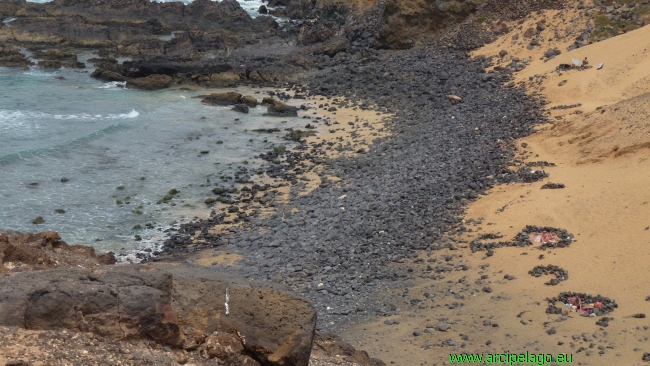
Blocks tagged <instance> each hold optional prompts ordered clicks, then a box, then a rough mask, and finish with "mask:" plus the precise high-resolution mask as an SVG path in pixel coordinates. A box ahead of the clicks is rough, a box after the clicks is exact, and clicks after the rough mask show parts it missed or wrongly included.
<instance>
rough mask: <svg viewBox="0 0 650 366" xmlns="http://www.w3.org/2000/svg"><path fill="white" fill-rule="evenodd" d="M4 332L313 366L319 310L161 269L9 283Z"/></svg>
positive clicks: (34, 275) (288, 294)
mask: <svg viewBox="0 0 650 366" xmlns="http://www.w3.org/2000/svg"><path fill="white" fill-rule="evenodd" d="M0 288H2V289H3V291H2V292H0V304H2V306H0V325H2V326H18V327H22V328H26V329H31V330H45V329H56V328H64V329H75V330H80V331H83V332H93V333H96V334H99V335H101V336H102V337H105V338H107V339H113V340H121V339H137V338H149V339H153V340H155V341H157V342H160V343H163V344H168V345H171V346H172V347H178V348H181V347H182V348H184V349H186V350H197V349H198V350H199V352H201V353H202V354H203V355H204V356H205V357H207V358H215V359H219V362H221V364H224V365H233V366H234V365H250V366H259V365H260V364H262V365H273V366H275V365H277V366H280V365H282V366H307V365H308V363H309V357H310V354H311V348H312V341H313V337H314V332H315V327H316V310H315V309H314V307H313V306H312V305H311V304H310V303H309V302H308V301H307V300H306V299H304V298H302V297H300V296H299V295H297V294H295V293H293V292H292V291H291V290H290V289H288V287H286V286H283V285H276V284H271V283H267V282H254V281H250V280H248V279H244V278H240V277H236V276H232V275H228V274H224V273H218V272H215V271H213V270H211V269H208V268H205V267H198V266H191V265H178V264H165V263H155V264H146V265H114V266H100V267H97V268H95V269H94V270H93V269H87V268H79V267H70V268H64V269H53V270H40V271H29V272H18V273H4V274H0Z"/></svg>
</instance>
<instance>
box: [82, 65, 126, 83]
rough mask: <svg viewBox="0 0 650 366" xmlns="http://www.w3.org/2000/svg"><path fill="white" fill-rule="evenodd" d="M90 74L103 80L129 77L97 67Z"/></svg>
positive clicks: (124, 79) (118, 79)
mask: <svg viewBox="0 0 650 366" xmlns="http://www.w3.org/2000/svg"><path fill="white" fill-rule="evenodd" d="M90 76H92V77H94V78H96V79H99V80H103V81H127V80H128V79H129V78H127V77H125V76H123V75H121V74H119V73H117V72H115V71H110V70H105V69H102V68H97V69H95V71H93V73H92V74H90Z"/></svg>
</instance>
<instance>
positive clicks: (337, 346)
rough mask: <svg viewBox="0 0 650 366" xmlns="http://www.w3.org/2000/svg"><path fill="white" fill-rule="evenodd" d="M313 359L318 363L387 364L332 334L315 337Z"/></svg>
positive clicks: (379, 365)
mask: <svg viewBox="0 0 650 366" xmlns="http://www.w3.org/2000/svg"><path fill="white" fill-rule="evenodd" d="M311 358H312V361H318V362H317V364H321V362H322V363H323V364H330V363H331V364H339V363H349V364H354V365H359V366H385V365H386V364H385V363H384V362H383V361H381V360H379V359H376V358H370V357H369V356H368V353H367V352H365V351H359V350H356V349H354V347H352V345H350V344H349V343H347V342H344V341H343V340H341V338H339V337H337V336H335V335H332V334H318V335H316V337H315V338H314V350H313V352H312V355H311Z"/></svg>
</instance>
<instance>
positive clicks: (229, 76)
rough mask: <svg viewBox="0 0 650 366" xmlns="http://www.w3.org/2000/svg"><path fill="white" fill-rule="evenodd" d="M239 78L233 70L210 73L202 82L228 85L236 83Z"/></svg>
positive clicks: (218, 85)
mask: <svg viewBox="0 0 650 366" xmlns="http://www.w3.org/2000/svg"><path fill="white" fill-rule="evenodd" d="M240 80H241V78H240V77H239V74H237V73H236V72H235V70H229V71H224V72H220V73H216V74H211V75H210V78H209V80H205V81H203V84H206V86H211V87H230V86H235V85H237V82H239V81H240Z"/></svg>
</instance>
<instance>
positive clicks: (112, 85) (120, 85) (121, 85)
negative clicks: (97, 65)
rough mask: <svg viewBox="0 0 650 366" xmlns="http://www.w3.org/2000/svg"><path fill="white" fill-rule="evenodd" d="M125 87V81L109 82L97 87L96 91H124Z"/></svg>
mask: <svg viewBox="0 0 650 366" xmlns="http://www.w3.org/2000/svg"><path fill="white" fill-rule="evenodd" d="M125 87H126V81H110V82H108V83H105V84H104V85H102V86H98V87H97V89H124V88H125Z"/></svg>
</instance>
